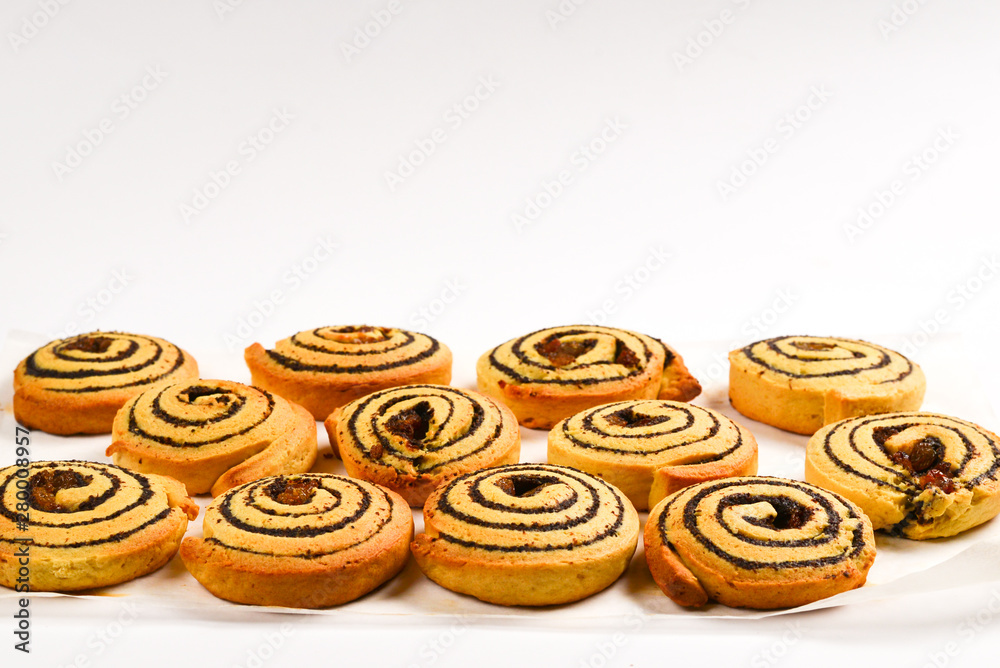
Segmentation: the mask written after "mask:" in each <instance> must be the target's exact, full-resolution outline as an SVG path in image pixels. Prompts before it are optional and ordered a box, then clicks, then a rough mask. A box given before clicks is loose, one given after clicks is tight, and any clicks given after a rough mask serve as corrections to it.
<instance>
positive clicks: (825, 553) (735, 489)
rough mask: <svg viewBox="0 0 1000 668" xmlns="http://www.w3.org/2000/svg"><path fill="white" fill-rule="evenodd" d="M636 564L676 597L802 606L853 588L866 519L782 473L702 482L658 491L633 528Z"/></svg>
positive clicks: (864, 571) (869, 547) (864, 546)
mask: <svg viewBox="0 0 1000 668" xmlns="http://www.w3.org/2000/svg"><path fill="white" fill-rule="evenodd" d="M643 542H644V545H645V551H646V562H647V564H648V565H649V571H650V573H652V575H653V579H654V580H655V581H656V584H657V585H659V587H660V589H661V590H662V591H663V593H664V594H666V595H667V596H668V597H670V599H671V600H673V601H674V602H675V603H677V604H678V605H682V606H686V607H699V606H702V605H705V604H706V603H708V602H709V601H718V602H719V603H722V604H724V605H728V606H730V607H745V608H757V609H771V608H785V607H792V606H798V605H805V604H806V603H811V602H813V601H817V600H819V599H822V598H826V597H828V596H832V595H834V594H837V593H840V592H843V591H848V590H850V589H854V588H857V587H860V586H862V585H863V584H864V583H865V579H866V578H867V575H868V570H869V569H870V568H871V565H872V562H873V561H874V560H875V537H874V533H873V531H872V526H871V522H869V520H868V518H867V517H865V515H864V513H863V512H861V509H860V508H858V507H857V506H856V505H854V504H853V503H851V502H850V501H848V500H847V499H845V498H843V497H841V496H839V495H837V494H834V493H833V492H829V491H827V490H824V489H821V488H819V487H814V486H813V485H809V484H807V483H803V482H798V481H794V480H785V479H782V478H768V477H742V478H727V479H725V480H712V481H708V482H704V483H699V484H697V485H693V486H691V487H687V488H685V489H683V490H681V491H680V492H677V493H675V494H672V495H671V496H668V497H667V498H665V499H664V500H663V501H661V502H660V503H659V504H657V505H656V507H655V508H653V510H652V511H650V513H649V520H648V521H647V522H646V529H645V532H644V533H643Z"/></svg>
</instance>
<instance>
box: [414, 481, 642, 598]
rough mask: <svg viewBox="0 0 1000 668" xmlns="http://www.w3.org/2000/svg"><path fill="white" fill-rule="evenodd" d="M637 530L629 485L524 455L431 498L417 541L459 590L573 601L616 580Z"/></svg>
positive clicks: (423, 562) (425, 565)
mask: <svg viewBox="0 0 1000 668" xmlns="http://www.w3.org/2000/svg"><path fill="white" fill-rule="evenodd" d="M638 538H639V516H638V514H637V513H636V511H635V508H633V507H632V504H630V503H629V501H628V499H627V498H625V495H624V494H622V493H621V492H620V491H619V490H618V489H616V488H615V487H614V486H612V485H610V484H609V483H607V482H605V481H604V480H601V479H600V478H596V477H594V476H591V475H589V474H587V473H583V472H582V471H577V470H575V469H571V468H568V467H564V466H552V465H549V464H516V465H512V466H500V467H497V468H492V469H486V470H484V471H477V472H475V473H469V474H467V475H464V476H462V477H460V478H456V479H455V480H453V481H452V482H450V483H448V484H447V485H443V486H441V487H439V488H438V489H436V490H435V491H434V492H433V493H432V494H431V496H430V498H428V499H427V503H426V504H425V505H424V533H422V534H418V535H417V537H416V538H415V539H414V541H413V544H412V545H411V549H412V551H413V555H414V557H415V558H416V560H417V564H418V565H419V566H420V569H421V570H422V571H423V572H424V574H425V575H427V577H429V578H430V579H431V580H433V581H434V582H436V583H438V584H439V585H441V586H442V587H445V588H447V589H450V590H452V591H455V592H458V593H461V594H469V595H472V596H475V597H476V598H478V599H481V600H483V601H487V602H489V603H497V604H500V605H533V606H534V605H553V604H557V603H569V602H571V601H577V600H579V599H582V598H585V597H587V596H590V595H591V594H595V593H597V592H599V591H601V590H602V589H605V588H606V587H608V586H610V585H611V584H612V583H613V582H614V581H615V580H617V579H618V577H619V576H621V574H622V573H623V572H624V571H625V569H626V568H627V566H628V563H629V560H630V559H631V558H632V554H633V553H634V552H635V547H636V544H637V542H638Z"/></svg>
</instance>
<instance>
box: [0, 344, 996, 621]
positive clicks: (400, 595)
mask: <svg viewBox="0 0 1000 668" xmlns="http://www.w3.org/2000/svg"><path fill="white" fill-rule="evenodd" d="M866 338H868V340H872V341H874V342H877V343H880V344H883V345H886V346H889V347H890V348H895V349H897V350H904V351H906V352H910V351H908V350H906V348H905V347H904V346H905V343H906V341H905V339H903V338H902V337H898V336H878V337H876V336H870V337H866ZM44 343H46V339H45V337H43V336H39V335H37V334H31V333H24V332H14V333H12V334H10V335H9V336H8V338H7V340H6V341H5V344H4V347H3V349H2V350H0V369H8V370H11V371H8V372H6V373H8V374H11V372H12V370H13V369H14V367H15V366H16V365H17V363H18V361H19V360H21V359H22V358H24V357H25V356H27V355H28V354H30V353H31V351H32V350H34V349H35V348H37V347H39V346H41V345H43V344H44ZM736 345H738V343H736V342H725V341H717V342H711V343H697V344H687V345H681V344H677V345H676V347H677V349H678V350H679V351H680V352H681V354H682V355H684V357H685V361H686V363H687V365H688V367H689V368H690V369H691V370H692V373H694V375H695V376H696V377H698V378H699V380H701V382H702V384H703V386H704V388H705V391H704V392H703V393H702V395H701V396H700V397H698V398H697V399H696V400H695V401H694V402H693V403H696V404H699V405H702V406H706V407H708V408H713V409H715V410H718V411H721V412H723V413H725V414H726V415H728V416H729V417H731V418H733V419H734V420H736V421H738V422H740V423H741V424H743V425H745V426H746V427H748V428H749V429H750V431H752V432H753V434H754V436H755V437H756V439H757V442H758V444H759V446H760V457H759V459H760V468H759V473H760V474H761V475H776V476H784V477H788V478H794V479H797V480H801V479H802V477H803V471H804V462H805V444H806V442H807V441H808V438H807V437H805V436H800V435H797V434H790V433H787V432H783V431H781V430H779V429H775V428H773V427H769V426H767V425H764V424H761V423H759V422H755V421H753V420H750V419H748V418H745V417H743V416H742V415H740V414H739V413H737V412H736V411H735V410H734V409H733V408H732V407H731V406H730V405H729V402H728V399H727V387H726V378H727V375H728V366H727V365H726V364H725V362H724V360H725V354H726V352H728V350H730V349H732V348H734V347H735V346H736ZM189 350H190V349H189ZM453 350H454V351H455V360H456V362H455V373H454V379H453V384H454V385H457V386H460V387H466V388H470V389H471V388H474V387H475V375H474V373H475V371H474V364H475V359H476V357H477V356H478V354H479V352H481V351H473V350H470V351H463V350H461V349H455V348H453ZM192 353H193V354H194V355H195V357H196V358H197V359H198V363H199V367H200V369H201V371H202V375H203V376H204V377H205V378H226V379H231V380H237V381H240V382H247V383H248V382H249V381H250V375H249V372H248V371H247V369H246V367H245V366H244V365H243V360H242V355H241V354H240V353H227V352H225V351H222V350H217V351H215V352H214V353H211V354H205V352H199V351H197V350H195V351H192ZM465 353H467V354H465ZM910 356H911V357H912V358H913V359H914V360H915V361H916V362H918V363H919V364H920V365H921V366H922V367H923V369H924V372H925V374H926V376H927V394H926V398H925V401H924V406H923V409H924V410H927V411H933V412H940V413H944V414H949V415H954V416H956V417H961V418H963V419H966V420H970V421H972V422H976V423H978V424H980V425H982V426H984V427H986V428H987V429H990V430H991V431H997V429H998V428H1000V424H998V423H997V419H996V417H995V415H994V413H993V411H992V409H991V407H990V405H989V402H988V401H987V399H986V398H985V395H984V394H983V393H982V390H981V387H980V384H979V379H978V378H977V376H976V372H975V369H974V367H973V366H972V364H970V362H969V359H968V356H967V355H966V353H965V351H964V349H963V346H962V341H961V339H960V338H959V337H958V336H939V337H937V338H935V339H933V340H931V341H930V342H928V343H927V344H926V345H925V346H923V347H922V348H920V349H919V350H918V351H917V352H916V353H912V354H911V355H910ZM10 377H11V375H8V376H7V378H8V380H7V381H5V382H4V383H3V385H2V386H0V404H2V406H3V414H2V418H0V452H3V456H2V457H0V465H2V466H7V465H10V464H13V463H14V461H13V460H14V454H13V447H11V446H13V443H14V432H15V425H16V423H15V421H14V419H13V415H12V413H11V405H10V404H11V395H12V392H13V389H12V387H11V381H10V380H9V379H10ZM317 428H318V431H319V442H320V455H321V456H320V457H319V458H318V460H317V464H316V466H315V468H314V470H316V471H323V472H329V473H344V470H343V466H342V465H341V464H340V462H339V461H338V460H336V459H333V458H332V457H330V456H329V455H330V454H331V453H330V447H329V441H328V439H327V436H326V432H325V430H324V429H323V426H322V424H321V423H317ZM521 437H522V449H521V460H522V461H532V462H544V461H545V452H546V437H547V432H544V431H535V430H531V429H523V428H522V429H521ZM110 440H111V439H110V436H109V435H103V436H75V437H60V436H52V435H50V434H45V433H43V432H39V431H34V432H32V434H31V459H32V460H33V461H42V460H50V459H85V460H91V461H100V462H109V461H110V459H109V458H108V457H106V456H105V455H104V450H105V448H106V447H107V445H108V444H109V443H110ZM196 500H197V501H198V503H199V505H201V506H202V508H204V507H205V506H206V505H207V504H208V503H209V502H210V501H211V498H210V497H208V496H202V497H197V499H196ZM413 517H414V523H415V525H416V530H417V532H419V531H420V530H421V529H422V527H423V518H422V516H421V514H420V513H419V511H414V515H413ZM640 517H641V519H642V520H643V521H645V519H646V513H641V514H640ZM201 521H202V519H201V516H199V518H198V519H197V520H195V521H193V522H191V523H190V525H189V526H188V535H197V536H200V535H201ZM876 540H877V543H878V555H877V557H876V559H875V564H874V565H873V567H872V569H871V571H870V573H869V575H868V583H867V584H866V585H865V586H864V587H862V588H861V589H856V590H854V591H850V592H845V593H843V594H839V595H837V596H833V597H830V598H827V599H824V600H821V601H817V602H815V603H812V604H810V605H806V606H801V607H798V608H793V609H788V610H779V611H771V612H760V611H753V610H739V609H733V608H728V607H726V606H722V605H708V606H706V607H705V608H702V609H700V610H689V609H684V608H681V607H679V606H677V605H675V604H674V603H673V602H672V601H670V600H669V599H668V598H667V597H666V596H664V595H663V593H662V592H660V590H659V588H657V586H656V584H655V583H654V582H653V580H652V578H651V577H650V575H649V571H648V569H647V568H646V563H645V558H644V556H643V553H642V544H641V543H642V541H641V539H640V545H639V549H638V550H637V551H636V555H635V557H634V558H633V560H632V563H631V566H630V567H629V569H628V571H626V573H625V575H623V576H622V578H621V579H619V580H618V582H616V583H615V584H614V585H613V586H612V587H610V588H609V589H607V590H605V591H603V592H601V593H599V594H596V595H595V596H591V597H590V598H587V599H585V600H583V601H579V602H577V603H572V604H568V605H561V606H551V607H546V608H541V609H532V608H506V607H503V606H496V605H491V604H488V603H483V602H481V601H478V600H476V599H474V598H472V597H469V596H463V595H460V594H455V593H453V592H450V591H448V590H446V589H444V588H442V587H439V586H438V585H436V584H434V583H433V582H431V581H430V580H428V579H427V578H425V577H424V576H423V574H422V573H421V572H420V569H419V568H417V565H416V563H415V562H414V561H413V559H411V560H410V562H409V563H408V564H407V566H406V568H405V570H404V571H403V572H402V573H400V574H399V575H398V576H397V577H396V578H394V579H393V580H391V581H390V582H388V583H387V584H385V585H383V586H382V587H381V588H379V589H378V590H376V591H375V592H372V593H371V594H369V595H367V596H364V597H362V598H361V599H359V600H357V601H354V602H351V603H348V604H346V605H343V606H340V607H337V608H332V609H327V610H297V609H287V608H271V607H255V606H243V605H238V604H234V603H229V602H227V601H223V600H220V599H217V598H215V597H214V596H212V595H211V594H209V593H208V591H206V590H205V589H204V588H202V587H201V585H199V584H198V582H197V581H196V580H195V579H194V578H193V577H191V575H190V574H188V572H187V570H186V569H185V568H184V564H183V562H182V561H181V559H180V557H177V556H175V557H174V559H173V560H172V561H171V562H170V563H169V564H167V565H166V566H165V567H164V568H162V569H160V570H159V571H157V572H155V573H152V574H150V575H147V576H145V577H142V578H139V579H137V580H134V581H132V582H127V583H124V584H121V585H116V586H114V587H106V588H103V589H95V590H90V591H87V592H82V593H77V594H58V593H33V594H31V596H35V597H66V596H72V597H74V598H84V599H86V598H97V597H100V598H103V597H107V596H114V597H122V598H123V600H132V601H136V602H140V601H141V602H142V603H143V604H144V605H162V606H167V607H170V608H178V609H185V608H197V609H199V610H200V611H201V612H202V613H209V614H211V612H212V611H213V610H214V611H218V612H219V613H226V616H227V617H230V616H232V615H233V614H237V615H238V614H240V611H249V612H251V613H252V612H256V611H270V612H281V613H289V614H311V615H333V616H349V617H351V618H355V619H358V618H365V617H369V616H370V617H373V618H381V619H383V620H388V619H389V618H390V617H399V616H404V617H407V618H410V619H412V618H413V616H423V617H426V619H427V620H428V621H430V620H433V619H435V618H439V617H441V616H447V617H454V616H461V617H464V618H468V619H470V620H471V619H483V620H487V619H493V620H497V621H499V620H508V621H511V622H514V623H517V622H519V621H521V622H523V623H524V624H525V625H528V626H532V627H534V626H537V625H539V624H550V623H560V624H562V623H565V622H573V621H577V622H584V621H586V620H593V621H600V620H611V619H615V620H621V619H623V618H626V619H627V618H629V616H630V615H631V616H633V618H636V619H642V620H643V623H648V622H654V623H655V622H656V621H657V620H664V621H666V620H670V619H675V618H681V617H683V618H698V617H731V618H758V617H767V616H772V615H783V614H793V613H797V612H804V611H808V610H817V609H821V608H828V607H834V606H845V605H847V606H849V605H860V604H863V603H865V602H868V601H874V600H882V599H888V598H897V597H901V596H906V595H909V594H914V593H918V592H932V591H940V590H945V589H949V588H954V587H960V586H964V585H969V584H974V583H984V584H985V583H990V582H996V581H1000V520H994V521H992V522H988V523H987V524H985V525H983V526H980V527H977V528H975V529H973V530H971V531H968V532H966V533H964V534H962V535H960V536H956V537H953V538H947V539H938V540H931V541H919V542H918V541H910V540H906V539H902V538H893V537H891V536H885V535H882V534H880V533H877V534H876ZM16 596H17V597H19V596H23V594H16V593H15V592H13V591H10V590H6V589H3V590H0V599H4V598H13V597H16Z"/></svg>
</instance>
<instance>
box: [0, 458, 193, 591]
mask: <svg viewBox="0 0 1000 668" xmlns="http://www.w3.org/2000/svg"><path fill="white" fill-rule="evenodd" d="M197 516H198V506H197V505H195V503H194V502H193V501H192V500H191V499H190V498H188V496H187V495H186V494H185V492H184V486H183V485H181V484H180V483H179V482H177V481H176V480H172V479H170V478H166V477H163V476H158V475H144V474H141V473H135V472H132V471H127V470H125V469H122V468H119V467H117V466H111V465H109V464H97V463H93V462H83V461H55V462H34V463H32V464H29V465H28V466H26V467H23V468H21V467H13V466H9V467H7V468H5V469H0V585H3V586H4V587H11V588H15V589H17V590H18V591H77V590H80V589H90V588H92V587H104V586H108V585H114V584H119V583H122V582H126V581H128V580H132V579H134V578H137V577H139V576H141V575H145V574H147V573H151V572H153V571H155V570H156V569H158V568H160V567H161V566H163V565H164V564H166V563H167V562H168V561H170V559H171V557H173V556H174V554H175V553H176V552H177V548H178V546H179V545H180V543H181V538H183V536H184V531H185V529H187V524H188V520H189V519H192V520H193V519H194V518H196V517H197ZM24 557H27V563H26V562H25V561H24ZM25 578H26V580H25ZM25 583H27V585H28V588H27V590H25V589H23V588H22V587H23V585H24V584H25Z"/></svg>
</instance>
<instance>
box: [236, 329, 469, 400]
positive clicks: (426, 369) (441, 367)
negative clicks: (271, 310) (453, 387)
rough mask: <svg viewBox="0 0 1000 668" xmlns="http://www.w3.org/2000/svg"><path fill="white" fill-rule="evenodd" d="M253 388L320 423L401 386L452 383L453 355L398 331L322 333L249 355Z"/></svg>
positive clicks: (433, 343) (436, 343)
mask: <svg viewBox="0 0 1000 668" xmlns="http://www.w3.org/2000/svg"><path fill="white" fill-rule="evenodd" d="M244 358H245V359H246V363H247V366H248V367H249V368H250V375H251V377H252V378H253V384H254V385H256V386H257V387H262V388H264V389H266V390H270V391H271V392H274V393H275V394H278V395H280V396H283V397H285V398H286V399H289V400H290V401H294V402H295V403H297V404H299V405H301V406H304V407H305V408H306V410H308V411H309V412H310V413H312V415H313V417H315V418H316V419H317V420H324V419H326V417H327V416H328V415H330V413H332V412H333V411H334V410H335V409H337V408H339V407H340V406H343V405H345V404H347V403H350V402H351V401H354V400H355V399H360V398H361V397H363V396H365V395H367V394H371V393H372V392H376V391H378V390H382V389H385V388H388V387H396V386H397V385H411V384H418V383H436V384H440V385H447V384H448V383H449V382H451V361H452V356H451V350H449V349H448V347H447V346H445V345H444V344H442V343H441V342H439V341H438V340H437V339H433V338H431V337H429V336H427V335H426V334H419V333H417V332H410V331H407V330H405V329H397V328H394V327H371V326H368V325H345V326H340V327H320V328H317V329H313V330H306V331H302V332H298V333H297V334H293V335H292V336H290V337H288V338H287V339H282V340H281V341H278V342H277V343H276V344H275V346H274V349H273V350H265V349H264V346H262V345H261V344H259V343H254V344H253V345H251V346H250V347H249V348H247V349H246V352H245V353H244Z"/></svg>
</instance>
